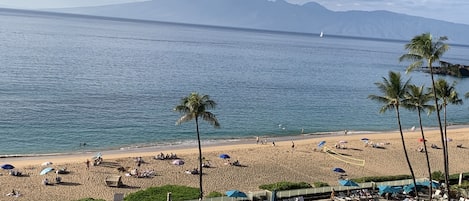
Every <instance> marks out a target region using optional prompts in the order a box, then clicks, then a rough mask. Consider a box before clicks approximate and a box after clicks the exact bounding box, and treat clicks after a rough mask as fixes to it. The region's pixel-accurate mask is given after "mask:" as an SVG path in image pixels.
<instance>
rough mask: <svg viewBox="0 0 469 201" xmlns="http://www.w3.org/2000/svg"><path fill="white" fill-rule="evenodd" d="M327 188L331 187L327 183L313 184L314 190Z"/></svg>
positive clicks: (317, 182) (318, 182)
mask: <svg viewBox="0 0 469 201" xmlns="http://www.w3.org/2000/svg"><path fill="white" fill-rule="evenodd" d="M326 186H329V184H328V183H325V182H320V181H316V182H314V183H313V187H314V188H319V187H326Z"/></svg>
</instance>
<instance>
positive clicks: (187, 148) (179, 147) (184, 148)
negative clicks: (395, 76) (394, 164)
mask: <svg viewBox="0 0 469 201" xmlns="http://www.w3.org/2000/svg"><path fill="white" fill-rule="evenodd" d="M447 129H448V130H454V129H468V130H469V124H467V125H466V124H461V125H453V126H448V128H447ZM436 130H438V128H437V127H430V128H424V131H425V132H428V131H436ZM409 131H410V129H406V130H403V132H409ZM417 131H420V130H419V129H416V130H415V131H413V132H417ZM390 133H398V130H393V131H376V132H374V131H349V132H348V133H347V134H346V135H345V134H344V133H343V132H342V133H340V132H320V133H304V134H298V135H291V136H276V137H267V136H259V138H260V139H261V140H262V139H265V140H266V141H267V145H270V143H272V142H275V143H283V142H290V141H310V140H313V139H318V138H331V137H340V136H344V137H346V136H357V135H368V134H369V135H372V136H375V135H381V134H384V135H386V134H390ZM419 133H420V132H419ZM255 140H256V136H253V137H252V138H238V139H230V140H213V141H209V142H208V143H207V141H205V143H204V142H202V151H204V149H205V148H207V149H213V148H215V149H217V148H221V147H232V146H242V145H252V144H255ZM195 149H197V144H192V143H191V144H170V145H162V146H136V147H125V148H120V149H107V150H87V151H81V152H67V153H49V154H32V155H29V154H25V155H3V156H0V163H7V162H10V161H11V162H20V165H17V166H18V167H25V166H28V165H34V164H36V165H39V164H41V163H42V162H44V161H47V160H56V161H57V160H58V161H69V160H68V159H70V158H76V159H81V160H86V159H89V158H91V157H92V156H94V155H96V154H97V153H101V154H102V155H104V156H105V157H106V158H111V159H116V158H121V157H130V156H135V155H141V156H154V155H156V154H157V153H160V152H171V151H173V152H184V153H187V152H193V151H194V150H195ZM152 154H153V155H152ZM25 161H28V163H31V164H23V163H22V162H25Z"/></svg>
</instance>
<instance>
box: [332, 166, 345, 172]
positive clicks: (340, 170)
mask: <svg viewBox="0 0 469 201" xmlns="http://www.w3.org/2000/svg"><path fill="white" fill-rule="evenodd" d="M332 171H334V172H337V173H345V170H344V169H342V168H338V167H336V168H333V169H332Z"/></svg>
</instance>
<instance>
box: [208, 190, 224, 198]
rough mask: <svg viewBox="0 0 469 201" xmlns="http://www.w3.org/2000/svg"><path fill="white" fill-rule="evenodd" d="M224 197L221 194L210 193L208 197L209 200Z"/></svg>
mask: <svg viewBox="0 0 469 201" xmlns="http://www.w3.org/2000/svg"><path fill="white" fill-rule="evenodd" d="M223 196H224V195H223V194H222V193H220V192H215V191H213V192H210V193H209V194H208V195H207V196H206V197H207V198H216V197H223Z"/></svg>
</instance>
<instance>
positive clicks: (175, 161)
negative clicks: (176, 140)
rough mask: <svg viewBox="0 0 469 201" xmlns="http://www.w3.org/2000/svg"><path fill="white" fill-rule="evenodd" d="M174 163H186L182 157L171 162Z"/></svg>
mask: <svg viewBox="0 0 469 201" xmlns="http://www.w3.org/2000/svg"><path fill="white" fill-rule="evenodd" d="M171 163H172V164H173V165H184V163H185V162H184V161H183V160H181V159H177V160H174V161H173V162H171Z"/></svg>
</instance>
